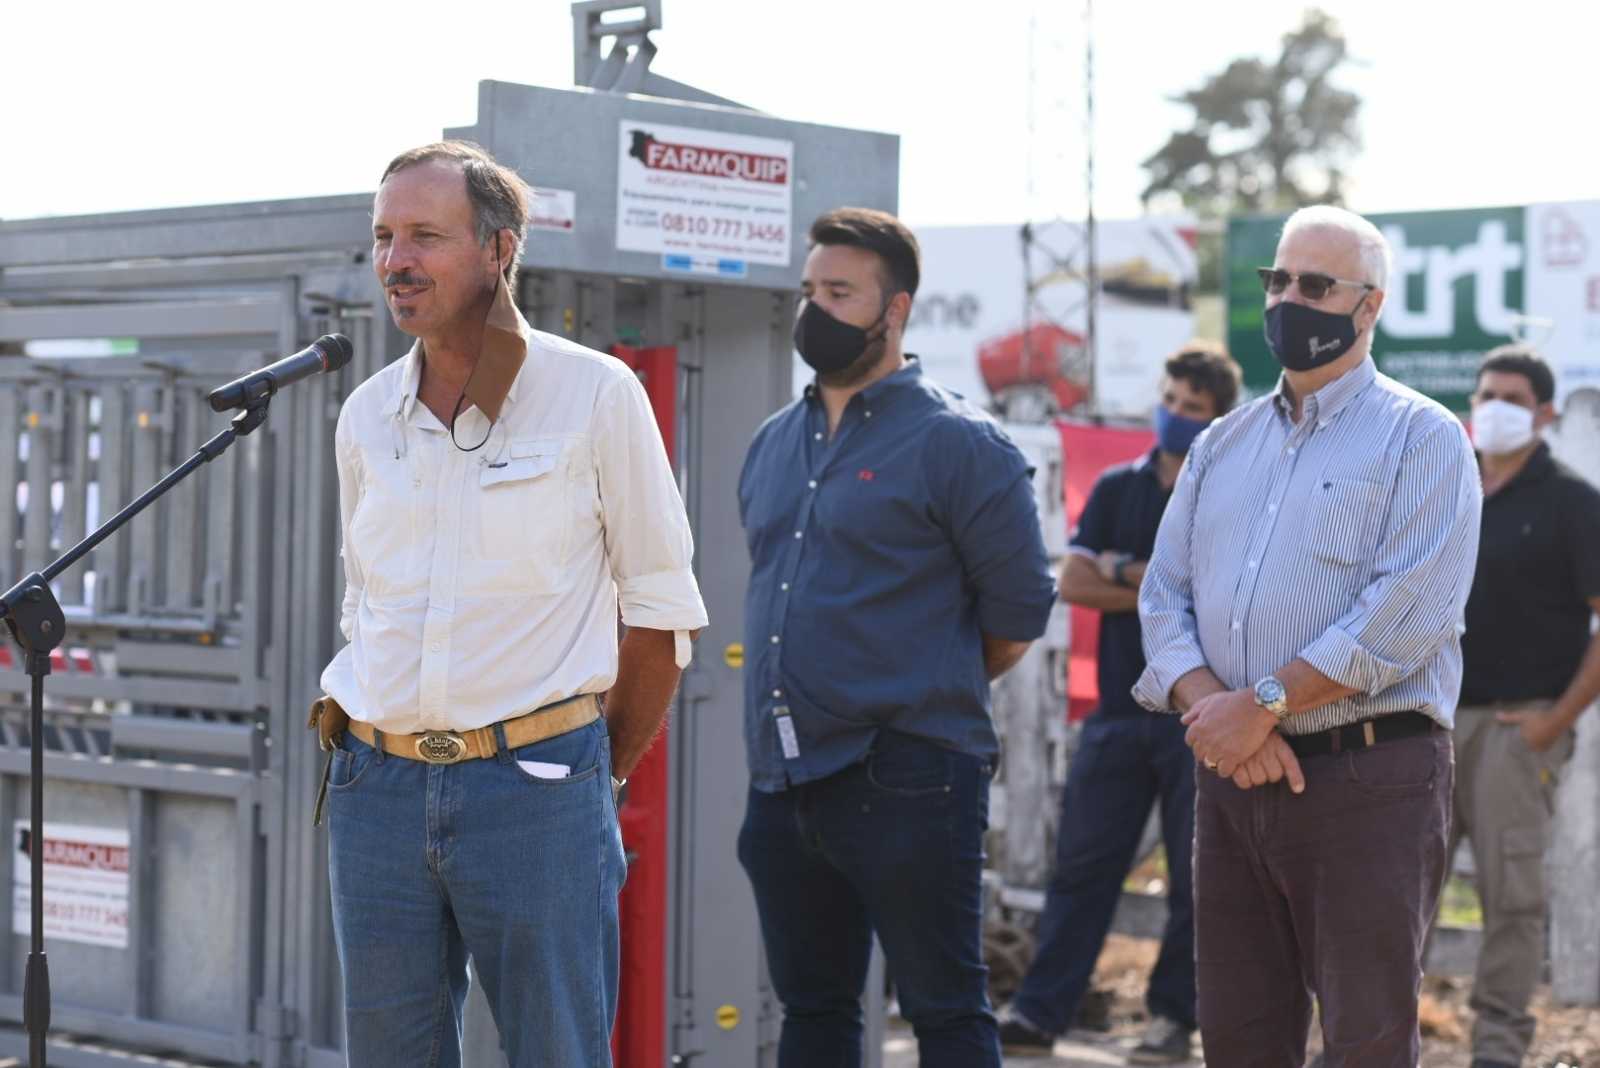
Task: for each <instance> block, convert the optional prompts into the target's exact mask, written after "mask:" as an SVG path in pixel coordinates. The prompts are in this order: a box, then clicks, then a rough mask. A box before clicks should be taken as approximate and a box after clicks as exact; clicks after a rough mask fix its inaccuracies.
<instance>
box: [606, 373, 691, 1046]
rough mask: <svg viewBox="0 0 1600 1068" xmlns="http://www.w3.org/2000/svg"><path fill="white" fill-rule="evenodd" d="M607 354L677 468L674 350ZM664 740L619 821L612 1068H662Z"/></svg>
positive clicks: (635, 777) (636, 779)
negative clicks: (624, 860)
mask: <svg viewBox="0 0 1600 1068" xmlns="http://www.w3.org/2000/svg"><path fill="white" fill-rule="evenodd" d="M611 351H612V354H613V355H614V356H616V357H617V358H618V359H620V360H621V361H622V362H623V363H626V364H627V365H628V366H629V367H631V368H633V370H634V372H635V373H637V374H638V375H639V378H640V379H641V380H642V381H643V383H644V391H645V395H646V396H647V397H649V398H650V408H651V410H652V411H653V412H654V413H655V417H656V424H657V426H659V427H660V430H661V441H662V444H664V445H665V446H666V449H667V460H668V462H669V463H672V464H673V465H674V466H676V463H677V456H676V441H675V438H676V433H675V430H676V427H677V422H678V350H677V349H676V348H673V347H671V346H662V347H657V348H632V347H630V346H627V345H617V346H614V347H613V348H612V350H611ZM668 767H669V765H668V760H667V736H666V732H664V731H663V732H662V735H661V737H659V738H657V739H656V744H655V745H654V746H652V747H651V748H650V751H649V752H648V753H646V754H645V757H644V759H643V760H642V761H640V762H639V766H638V767H637V768H635V769H634V770H633V774H632V775H630V776H628V792H627V799H626V800H625V801H624V803H623V805H622V808H621V811H620V812H619V813H618V819H619V820H620V822H621V824H622V845H623V848H624V849H626V850H627V852H628V881H627V884H626V885H625V886H623V888H622V900H621V903H620V917H621V923H622V982H621V989H620V991H619V994H618V1004H617V1025H616V1029H615V1030H614V1031H613V1032H612V1034H611V1055H612V1059H613V1060H614V1061H615V1062H616V1064H617V1066H618V1068H661V1066H663V1065H664V1064H665V1063H666V1032H667V988H666V980H667V781H668Z"/></svg>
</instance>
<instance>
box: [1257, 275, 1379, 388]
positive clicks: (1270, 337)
mask: <svg viewBox="0 0 1600 1068" xmlns="http://www.w3.org/2000/svg"><path fill="white" fill-rule="evenodd" d="M1366 299H1367V296H1366V294H1365V293H1363V294H1362V295H1361V300H1359V301H1357V302H1356V306H1355V307H1354V308H1352V309H1350V312H1349V314H1347V315H1340V314H1339V313H1337V312H1325V311H1320V310H1318V309H1316V308H1313V307H1310V306H1308V305H1305V304H1295V303H1294V302H1292V301H1287V300H1285V301H1280V302H1278V303H1277V304H1274V305H1273V306H1272V307H1270V308H1268V309H1267V316H1266V326H1265V333H1266V335H1267V347H1268V348H1270V349H1271V350H1272V355H1274V356H1276V357H1277V358H1278V362H1279V363H1281V364H1283V366H1284V367H1285V368H1286V369H1288V370H1290V371H1310V370H1312V369H1314V368H1317V367H1321V366H1322V365H1323V364H1326V363H1331V362H1332V361H1334V360H1337V359H1338V358H1339V357H1340V356H1343V355H1344V354H1345V353H1347V352H1349V351H1350V348H1351V346H1352V345H1354V344H1355V343H1356V337H1357V336H1358V335H1359V334H1360V331H1358V330H1357V329H1356V311H1357V310H1358V309H1360V307H1361V305H1362V304H1363V303H1365V302H1366Z"/></svg>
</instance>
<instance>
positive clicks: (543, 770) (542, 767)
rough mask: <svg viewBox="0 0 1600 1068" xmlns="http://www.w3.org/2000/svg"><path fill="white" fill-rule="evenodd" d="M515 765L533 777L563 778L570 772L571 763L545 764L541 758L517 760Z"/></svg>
mask: <svg viewBox="0 0 1600 1068" xmlns="http://www.w3.org/2000/svg"><path fill="white" fill-rule="evenodd" d="M517 767H519V768H521V769H522V770H523V771H525V772H527V773H528V774H529V775H532V776H533V777H534V778H535V779H565V778H566V777H567V776H569V775H571V774H572V765H571V764H546V763H545V762H544V761H542V760H519V761H517Z"/></svg>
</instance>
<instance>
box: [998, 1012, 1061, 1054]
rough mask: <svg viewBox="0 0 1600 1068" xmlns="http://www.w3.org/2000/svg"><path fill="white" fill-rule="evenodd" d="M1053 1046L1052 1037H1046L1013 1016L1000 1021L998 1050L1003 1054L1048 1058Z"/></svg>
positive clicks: (1041, 1032)
mask: <svg viewBox="0 0 1600 1068" xmlns="http://www.w3.org/2000/svg"><path fill="white" fill-rule="evenodd" d="M1055 1046H1056V1038H1055V1036H1054V1035H1047V1034H1045V1033H1044V1032H1043V1031H1040V1030H1039V1029H1038V1028H1036V1027H1034V1026H1033V1025H1032V1024H1027V1023H1024V1022H1023V1021H1021V1020H1019V1019H1017V1018H1016V1017H1015V1016H1012V1017H1010V1018H1009V1019H1005V1020H1001V1021H1000V1049H1001V1051H1002V1052H1004V1053H1020V1054H1022V1055H1023V1056H1027V1055H1029V1054H1031V1055H1033V1056H1035V1057H1048V1056H1050V1054H1051V1052H1052V1051H1053V1050H1054V1049H1055Z"/></svg>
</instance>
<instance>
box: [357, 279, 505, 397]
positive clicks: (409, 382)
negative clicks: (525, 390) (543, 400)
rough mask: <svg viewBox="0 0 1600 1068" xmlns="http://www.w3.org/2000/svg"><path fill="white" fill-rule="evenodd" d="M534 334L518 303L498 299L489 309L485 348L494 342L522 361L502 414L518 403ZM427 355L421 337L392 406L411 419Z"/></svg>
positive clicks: (408, 359) (407, 358) (408, 358)
mask: <svg viewBox="0 0 1600 1068" xmlns="http://www.w3.org/2000/svg"><path fill="white" fill-rule="evenodd" d="M501 289H502V290H504V289H505V286H503V285H502V286H501ZM532 337H533V328H532V327H530V326H529V325H528V321H527V320H526V319H524V318H523V316H522V312H521V310H520V309H518V308H517V307H516V305H515V304H510V305H509V308H506V307H502V306H500V302H499V301H498V300H497V302H496V306H495V307H493V308H491V309H490V312H489V321H488V323H487V328H486V329H485V331H484V347H485V349H487V348H488V347H489V346H490V345H491V344H494V345H498V346H499V353H500V355H501V358H502V359H503V360H506V359H510V360H516V361H517V363H518V367H517V370H516V374H515V375H514V376H513V377H512V379H511V383H510V385H509V386H507V387H506V391H505V400H504V403H503V404H502V405H501V414H504V412H505V409H506V408H508V407H510V406H511V405H512V404H515V403H516V400H517V393H518V391H519V387H520V385H521V383H522V377H523V375H524V374H525V373H526V372H527V370H528V361H527V358H526V354H527V351H528V349H529V348H530V347H531V346H530V345H529V341H530V340H531V339H532ZM519 339H520V344H521V349H522V356H520V357H518V356H517V355H516V354H515V348H516V344H517V341H518V340H519ZM423 355H424V351H423V345H422V339H421V338H420V337H419V338H417V340H416V341H414V342H412V343H411V350H410V351H409V352H407V353H406V356H405V366H404V368H403V369H402V370H401V372H400V383H399V386H398V388H397V390H396V392H395V395H394V398H393V400H392V402H391V403H390V405H389V409H388V410H389V411H390V412H392V413H393V414H395V415H397V416H399V417H400V418H401V419H404V420H407V421H409V420H410V419H411V413H412V411H413V410H414V409H415V408H416V405H417V390H418V389H419V388H420V387H421V386H422V361H423ZM482 358H483V357H482V355H480V356H479V359H480V360H481V359H482ZM473 373H474V374H476V373H477V369H476V368H474V369H473ZM469 385H470V382H469ZM471 407H473V405H470V404H469V405H468V406H467V408H464V409H463V413H465V411H467V410H470V408H471Z"/></svg>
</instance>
